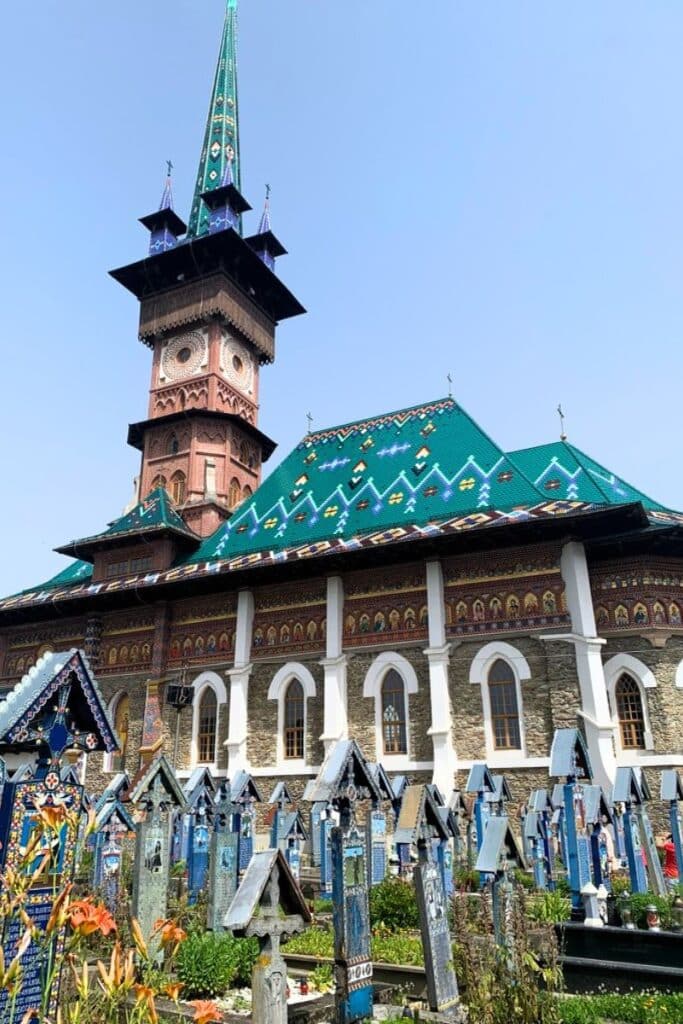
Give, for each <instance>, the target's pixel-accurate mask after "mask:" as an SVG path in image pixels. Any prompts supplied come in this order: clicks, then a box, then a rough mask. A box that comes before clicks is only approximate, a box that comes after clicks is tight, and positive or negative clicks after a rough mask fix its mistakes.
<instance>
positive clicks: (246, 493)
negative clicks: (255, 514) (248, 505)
mask: <svg viewBox="0 0 683 1024" xmlns="http://www.w3.org/2000/svg"><path fill="white" fill-rule="evenodd" d="M253 493H254V492H253V491H252V489H251V487H250V486H249V484H247V485H246V486H245V488H244V490H243V491H242V501H246V500H247V498H251V496H252V494H253Z"/></svg>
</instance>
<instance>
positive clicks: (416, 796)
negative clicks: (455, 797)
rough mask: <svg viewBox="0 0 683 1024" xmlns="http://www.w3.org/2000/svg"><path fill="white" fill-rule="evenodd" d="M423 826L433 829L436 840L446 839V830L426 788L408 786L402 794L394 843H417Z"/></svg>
mask: <svg viewBox="0 0 683 1024" xmlns="http://www.w3.org/2000/svg"><path fill="white" fill-rule="evenodd" d="M425 825H429V826H431V827H432V828H433V830H434V837H435V838H436V839H448V836H449V832H448V828H447V827H446V825H445V824H444V821H443V819H442V817H441V815H440V814H439V806H438V804H437V803H436V801H435V800H434V797H433V796H432V794H431V793H430V792H429V789H428V787H427V786H408V787H407V789H406V791H405V792H404V794H403V802H402V803H401V813H400V814H399V816H398V821H397V823H396V829H395V831H394V842H395V843H417V841H418V839H419V838H420V837H421V834H422V829H423V827H424V826H425Z"/></svg>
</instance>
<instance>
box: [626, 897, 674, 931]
mask: <svg viewBox="0 0 683 1024" xmlns="http://www.w3.org/2000/svg"><path fill="white" fill-rule="evenodd" d="M671 902H672V901H671V898H670V897H669V896H654V895H653V894H652V893H651V892H634V893H632V894H631V912H632V914H633V923H634V924H635V925H636V927H637V928H647V921H646V917H647V912H646V909H645V908H646V907H647V906H649V904H650V903H652V904H654V906H655V907H656V908H657V910H658V911H659V916H660V917H661V919H662V928H670V927H671Z"/></svg>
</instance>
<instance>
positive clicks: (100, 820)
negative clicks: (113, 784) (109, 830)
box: [95, 799, 135, 832]
mask: <svg viewBox="0 0 683 1024" xmlns="http://www.w3.org/2000/svg"><path fill="white" fill-rule="evenodd" d="M112 822H118V823H119V824H120V825H123V827H124V828H126V829H127V830H128V832H135V822H134V821H133V819H132V817H131V815H130V813H129V812H128V810H127V808H126V807H125V805H124V804H122V803H121V801H120V800H117V799H114V800H107V802H106V803H104V804H102V806H101V807H100V808H99V809H98V810H97V812H96V814H95V830H96V831H97V832H101V831H102V829H103V828H106V826H107V825H109V824H111V823H112Z"/></svg>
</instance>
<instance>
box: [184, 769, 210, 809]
mask: <svg viewBox="0 0 683 1024" xmlns="http://www.w3.org/2000/svg"><path fill="white" fill-rule="evenodd" d="M215 792H216V781H215V779H214V777H213V775H212V774H211V772H210V771H209V769H208V768H207V767H206V765H204V766H202V765H200V766H199V767H198V768H195V769H194V771H193V772H192V773H191V774H190V777H189V779H188V780H187V782H186V783H185V785H184V786H183V793H184V794H185V803H186V804H187V806H188V809H189V810H192V809H193V808H194V807H195V806H196V804H197V801H198V800H199V798H200V796H209V797H211V798H213V796H214V794H215Z"/></svg>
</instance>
